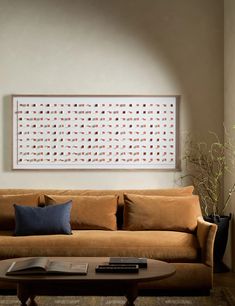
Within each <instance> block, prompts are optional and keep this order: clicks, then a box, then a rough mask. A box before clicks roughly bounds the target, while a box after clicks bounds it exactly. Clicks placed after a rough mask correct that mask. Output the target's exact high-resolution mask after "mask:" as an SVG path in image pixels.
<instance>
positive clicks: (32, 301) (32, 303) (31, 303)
mask: <svg viewBox="0 0 235 306" xmlns="http://www.w3.org/2000/svg"><path fill="white" fill-rule="evenodd" d="M28 306H38V304H37V302H36V301H35V295H31V296H30V301H29V305H28Z"/></svg>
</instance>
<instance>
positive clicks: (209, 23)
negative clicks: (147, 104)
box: [0, 0, 223, 188]
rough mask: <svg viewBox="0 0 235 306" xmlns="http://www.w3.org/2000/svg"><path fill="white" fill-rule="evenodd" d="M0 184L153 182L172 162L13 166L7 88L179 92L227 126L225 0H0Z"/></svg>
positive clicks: (193, 115)
mask: <svg viewBox="0 0 235 306" xmlns="http://www.w3.org/2000/svg"><path fill="white" fill-rule="evenodd" d="M0 42H1V47H0V100H1V102H0V147H1V150H0V187H1V188H6V187H19V188H24V187H29V188H31V187H39V188H41V187H43V188H44V187H48V188H50V187H57V188H124V187H125V188H127V187H128V188H154V187H160V186H161V187H170V186H174V185H175V178H176V177H177V175H178V174H177V173H175V172H174V171H169V172H164V171H153V170H152V171H151V170H148V171H145V170H141V171H133V170H132V171H130V170H129V171H127V170H126V171H125V170H122V171H117V170H116V171H112V170H107V171H102V170H85V171H84V170H83V171H78V170H73V171H58V170H57V171H22V170H21V171H20V170H17V171H12V169H11V164H12V161H11V151H12V144H11V141H12V122H11V117H12V115H11V113H12V107H11V101H10V95H11V94H161V95H162V94H163V95H164V94H179V95H181V96H182V99H181V104H180V141H181V151H182V150H183V137H184V135H185V133H186V132H187V131H189V130H191V131H194V132H197V133H198V134H200V135H202V136H203V135H207V131H208V130H213V131H216V132H218V133H219V134H220V135H222V130H223V129H222V122H223V1H222V0H174V1H172V0H118V1H117V0H99V1H97V0H83V1H82V0H76V1H75V0H69V1H68V0H40V1H37V0H36V1H32V0H17V1H16V0H0Z"/></svg>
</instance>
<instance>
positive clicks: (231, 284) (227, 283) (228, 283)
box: [214, 272, 235, 296]
mask: <svg viewBox="0 0 235 306" xmlns="http://www.w3.org/2000/svg"><path fill="white" fill-rule="evenodd" d="M214 286H215V287H221V286H222V287H228V288H229V289H230V291H231V292H232V293H233V295H234V296H235V272H226V273H215V274H214Z"/></svg>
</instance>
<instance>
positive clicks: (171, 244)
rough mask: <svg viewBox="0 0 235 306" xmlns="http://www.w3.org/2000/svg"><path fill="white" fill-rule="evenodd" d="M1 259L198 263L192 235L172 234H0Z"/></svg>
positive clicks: (197, 252) (166, 232)
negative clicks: (139, 259)
mask: <svg viewBox="0 0 235 306" xmlns="http://www.w3.org/2000/svg"><path fill="white" fill-rule="evenodd" d="M0 235H1V239H0V249H1V257H2V258H0V259H4V258H13V257H28V256H108V257H110V256H135V257H148V258H153V259H159V260H166V261H169V262H198V261H199V260H200V248H199V245H198V243H197V239H196V236H195V235H193V234H190V233H184V232H174V231H104V230H77V231H76V230H74V231H73V234H72V235H69V236H67V235H43V236H25V237H14V236H12V232H0Z"/></svg>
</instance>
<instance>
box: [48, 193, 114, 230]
mask: <svg viewBox="0 0 235 306" xmlns="http://www.w3.org/2000/svg"><path fill="white" fill-rule="evenodd" d="M44 197H45V204H46V205H50V204H59V203H64V202H67V201H70V200H71V201H72V209H71V227H72V229H101V230H116V229H117V221H116V212H117V203H118V197H117V196H115V195H104V196H74V195H71V196H70V195H44Z"/></svg>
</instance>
